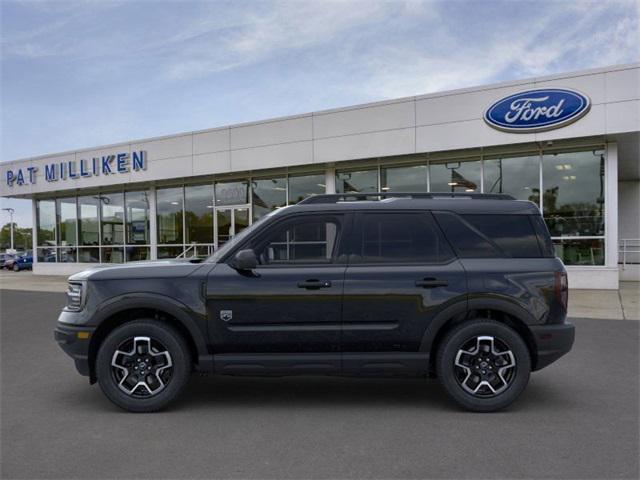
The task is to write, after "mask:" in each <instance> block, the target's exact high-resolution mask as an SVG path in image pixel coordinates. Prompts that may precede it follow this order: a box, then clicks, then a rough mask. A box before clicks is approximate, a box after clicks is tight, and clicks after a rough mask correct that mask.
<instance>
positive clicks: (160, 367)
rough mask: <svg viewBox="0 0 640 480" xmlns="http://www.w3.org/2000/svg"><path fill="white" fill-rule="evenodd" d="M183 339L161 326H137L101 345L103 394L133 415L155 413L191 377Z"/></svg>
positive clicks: (99, 368) (117, 331)
mask: <svg viewBox="0 0 640 480" xmlns="http://www.w3.org/2000/svg"><path fill="white" fill-rule="evenodd" d="M191 363H192V362H191V358H190V353H189V348H188V346H187V344H186V342H185V340H184V338H183V337H182V335H181V334H180V333H179V332H178V331H177V330H175V329H174V328H172V327H171V326H169V325H166V324H164V323H161V322H158V321H156V320H147V319H144V320H135V321H132V322H128V323H125V324H124V325H122V326H120V327H118V328H116V329H115V330H113V331H112V332H111V333H110V334H109V335H108V336H107V337H106V338H105V340H104V341H103V342H102V345H101V346H100V349H99V350H98V355H97V358H96V375H97V378H98V383H99V384H100V388H101V389H102V391H103V392H104V394H105V395H106V396H107V398H109V400H111V401H112V402H113V403H115V404H116V405H117V406H119V407H121V408H123V409H125V410H128V411H130V412H154V411H157V410H160V409H162V408H164V407H165V406H166V405H168V404H169V403H170V402H172V401H173V400H174V399H175V398H176V397H177V396H178V395H179V394H180V392H181V391H182V390H183V389H184V387H185V386H186V384H187V381H188V380H189V377H190V374H191V366H192V365H191Z"/></svg>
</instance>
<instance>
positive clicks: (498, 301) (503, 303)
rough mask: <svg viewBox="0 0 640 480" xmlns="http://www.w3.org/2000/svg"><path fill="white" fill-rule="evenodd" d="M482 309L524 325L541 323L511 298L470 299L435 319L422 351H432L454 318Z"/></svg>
mask: <svg viewBox="0 0 640 480" xmlns="http://www.w3.org/2000/svg"><path fill="white" fill-rule="evenodd" d="M482 309H487V310H498V311H501V312H504V313H506V314H508V315H510V316H512V317H514V318H517V319H518V320H519V321H520V322H522V323H523V324H524V325H536V324H538V323H540V322H538V321H537V320H536V319H535V318H534V317H533V315H531V314H530V313H529V312H528V311H527V310H525V309H524V307H522V306H521V305H520V304H518V303H516V302H515V301H514V300H513V299H511V298H509V297H506V296H502V295H492V296H483V297H482V298H468V299H466V300H462V301H458V302H456V303H454V304H452V305H450V306H448V307H446V308H445V309H444V310H442V311H441V312H440V313H438V314H437V315H436V316H435V317H434V318H433V320H432V321H431V322H430V323H429V326H428V327H427V329H426V331H425V333H424V335H423V337H422V341H421V343H420V351H421V352H430V351H431V348H432V347H433V343H434V340H435V339H436V337H437V335H438V333H439V332H440V331H441V330H442V328H443V327H445V326H446V324H447V323H448V322H449V321H450V320H451V319H452V318H454V317H456V316H460V315H466V314H467V313H468V312H470V311H472V310H482Z"/></svg>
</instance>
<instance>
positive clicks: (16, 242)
mask: <svg viewBox="0 0 640 480" xmlns="http://www.w3.org/2000/svg"><path fill="white" fill-rule="evenodd" d="M31 235H32V234H31V229H30V228H20V227H18V224H17V223H15V222H14V223H13V247H14V248H15V249H16V250H30V249H31V247H32V243H31V238H32V237H31ZM10 247H11V224H10V223H8V222H7V223H6V224H5V225H4V226H3V227H2V229H0V248H1V249H2V250H3V251H4V250H6V249H7V248H10Z"/></svg>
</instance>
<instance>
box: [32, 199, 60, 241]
mask: <svg viewBox="0 0 640 480" xmlns="http://www.w3.org/2000/svg"><path fill="white" fill-rule="evenodd" d="M37 221H38V227H37V230H38V245H55V244H56V203H55V202H54V201H53V200H38V206H37Z"/></svg>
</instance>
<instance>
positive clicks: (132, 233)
mask: <svg viewBox="0 0 640 480" xmlns="http://www.w3.org/2000/svg"><path fill="white" fill-rule="evenodd" d="M124 199H125V219H126V230H127V244H129V245H148V244H149V243H150V236H149V193H148V192H146V191H143V192H125V194H124Z"/></svg>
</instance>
